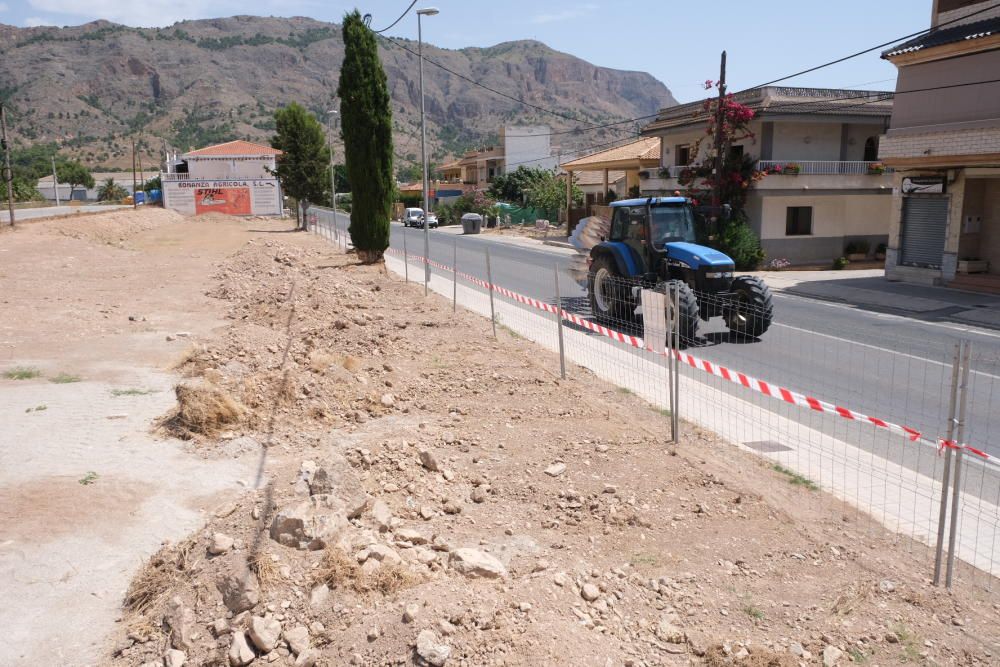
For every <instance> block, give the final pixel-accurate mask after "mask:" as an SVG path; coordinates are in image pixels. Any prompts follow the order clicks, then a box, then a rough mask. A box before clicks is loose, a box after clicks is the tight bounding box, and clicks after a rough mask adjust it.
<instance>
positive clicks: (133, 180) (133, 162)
mask: <svg viewBox="0 0 1000 667" xmlns="http://www.w3.org/2000/svg"><path fill="white" fill-rule="evenodd" d="M137 208H139V203H138V202H137V201H136V200H135V137H133V138H132V210H133V211H134V210H136V209H137Z"/></svg>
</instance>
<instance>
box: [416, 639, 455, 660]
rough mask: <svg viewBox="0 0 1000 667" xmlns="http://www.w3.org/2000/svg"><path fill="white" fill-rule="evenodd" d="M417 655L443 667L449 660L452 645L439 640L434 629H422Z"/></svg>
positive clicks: (418, 640)
mask: <svg viewBox="0 0 1000 667" xmlns="http://www.w3.org/2000/svg"><path fill="white" fill-rule="evenodd" d="M417 655H419V656H420V657H421V658H423V659H424V661H425V662H427V664H429V665H433V666H434V667H442V666H443V665H444V664H445V663H446V662H448V657H449V656H450V655H451V647H450V646H448V645H447V644H442V643H440V642H439V641H438V637H437V635H436V634H434V631H433V630H421V632H420V634H419V635H417Z"/></svg>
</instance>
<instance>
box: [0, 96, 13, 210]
mask: <svg viewBox="0 0 1000 667" xmlns="http://www.w3.org/2000/svg"><path fill="white" fill-rule="evenodd" d="M0 147H2V148H3V159H4V168H3V180H4V182H5V183H6V184H7V210H8V211H10V226H11V227H13V226H14V172H12V171H11V170H10V144H8V143H7V110H6V109H5V108H4V106H3V104H0Z"/></svg>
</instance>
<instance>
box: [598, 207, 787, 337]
mask: <svg viewBox="0 0 1000 667" xmlns="http://www.w3.org/2000/svg"><path fill="white" fill-rule="evenodd" d="M611 211H612V214H611V224H610V228H609V230H608V236H607V238H606V239H602V241H601V243H598V244H597V245H595V246H594V247H593V248H592V249H591V251H590V271H589V280H588V282H589V292H590V295H591V307H592V309H593V311H594V314H595V316H597V317H598V319H602V318H604V319H625V318H628V317H629V316H631V315H632V314H634V313H635V311H636V306H637V302H638V291H639V290H641V289H644V288H645V289H665V286H666V285H668V284H673V283H678V284H679V285H680V286H681V288H682V289H681V291H682V296H681V298H682V300H683V301H684V303H683V304H681V312H680V314H679V317H680V319H681V320H682V322H683V323H684V333H685V335H686V336H687V337H690V338H693V337H694V334H695V331H696V329H697V320H698V319H702V320H708V319H709V318H711V317H715V316H718V315H722V316H723V317H724V318H725V319H726V322H727V325H728V326H729V328H730V329H732V330H734V331H737V332H740V333H748V334H750V335H753V336H758V335H760V334H762V333H763V332H764V331H765V330H766V329H767V328H768V327H769V326H770V323H771V308H772V306H771V296H770V292H769V291H767V286H766V285H764V283H763V282H761V281H760V279H758V278H754V277H750V276H740V277H735V276H734V270H735V266H734V263H733V260H732V259H731V258H730V257H729V256H728V255H726V254H725V253H722V252H719V251H718V250H715V249H713V248H709V247H707V246H704V245H700V244H699V243H698V239H699V238H712V237H713V234H712V229H711V228H712V227H714V226H715V224H716V223H717V222H718V221H719V220H724V219H725V217H726V214H727V213H728V210H727V209H726V208H721V209H717V210H714V209H713V210H708V211H706V210H705V209H701V210H696V209H695V207H693V206H692V205H691V202H690V200H688V199H686V198H685V197H645V198H641V199H625V200H622V201H616V202H612V204H611ZM699 224H700V225H701V228H699ZM696 294H697V296H696Z"/></svg>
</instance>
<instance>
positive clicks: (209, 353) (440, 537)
mask: <svg viewBox="0 0 1000 667" xmlns="http://www.w3.org/2000/svg"><path fill="white" fill-rule="evenodd" d="M218 280H219V284H218V286H217V287H216V288H215V289H214V290H213V291H212V294H213V295H214V296H216V297H218V298H219V299H221V300H223V301H224V302H226V303H227V304H228V307H229V311H228V317H229V319H230V321H231V324H230V326H229V327H227V329H226V331H225V332H224V333H223V334H221V335H220V338H219V339H218V340H212V341H206V342H205V343H204V346H203V347H201V348H199V349H197V350H195V351H194V353H193V354H192V355H191V356H190V359H189V360H188V363H187V364H186V365H185V366H184V368H183V369H182V370H183V371H184V372H185V373H186V374H188V375H190V376H192V377H197V382H198V383H206V384H207V385H208V386H210V387H212V388H214V390H217V391H219V392H222V393H224V394H225V395H227V396H230V397H231V398H232V400H233V401H234V402H236V403H238V404H239V406H240V408H241V409H240V412H239V415H240V416H239V418H238V419H234V420H231V421H229V422H228V423H225V424H222V425H219V424H215V425H214V426H213V428H211V429H205V431H204V432H202V433H199V432H197V430H198V429H196V428H195V429H189V433H188V437H190V438H191V440H190V441H189V446H190V447H191V448H192V449H193V450H195V451H198V452H200V453H202V455H204V456H246V455H247V454H248V453H249V454H250V455H254V456H257V457H259V467H260V470H261V476H260V481H259V482H257V483H250V484H249V486H250V488H248V489H247V490H246V491H245V492H243V493H242V495H240V496H239V498H238V499H237V500H235V501H232V502H228V503H226V504H225V505H223V506H222V507H218V508H212V509H211V513H210V515H209V518H208V521H207V522H206V526H205V527H204V529H203V530H201V531H200V532H199V533H198V534H196V535H193V536H191V538H190V539H189V540H187V541H185V542H184V543H181V544H172V545H164V547H163V549H162V550H161V551H160V552H159V553H158V554H156V556H155V557H153V558H152V559H151V560H150V561H149V562H148V563H147V564H146V565H145V567H144V568H143V570H142V571H141V572H140V573H139V574H138V575H137V577H136V579H135V580H134V582H133V584H132V587H131V589H130V590H129V592H128V593H127V595H126V596H125V600H124V609H125V613H124V615H123V618H122V630H121V632H120V633H119V636H118V637H117V638H116V641H115V644H114V646H113V647H112V648H111V649H110V650H109V656H110V657H109V662H110V664H113V665H142V666H143V667H151V666H152V665H167V666H168V667H181V666H182V665H232V666H242V665H250V664H253V665H266V664H278V665H296V666H298V667H304V666H309V665H328V666H334V665H337V666H339V665H346V664H351V665H411V664H417V665H434V666H442V665H466V666H470V667H471V666H473V665H476V666H478V665H540V664H547V665H556V664H560V665H596V666H599V667H604V666H606V665H616V666H617V665H627V666H631V667H639V666H641V665H659V664H687V663H689V662H690V661H692V660H694V661H703V662H706V663H708V664H747V665H763V664H774V665H784V664H788V665H796V664H801V663H823V664H825V665H827V666H828V667H830V666H832V665H837V664H847V663H848V662H849V661H852V660H854V661H858V662H862V661H865V660H871V661H872V662H875V663H880V664H887V663H894V662H899V661H903V660H914V661H920V660H925V661H927V662H931V661H934V662H938V663H947V662H962V663H964V664H984V665H985V664H989V663H991V662H992V661H993V660H994V659H995V654H996V651H997V650H1000V648H998V647H997V646H996V645H995V641H996V635H995V633H994V634H992V637H993V639H987V638H988V637H989V636H990V634H991V633H990V628H992V627H995V626H996V623H997V621H998V620H1000V606H998V604H997V602H996V596H993V597H990V596H989V595H988V594H986V593H983V592H981V591H978V590H976V589H969V590H963V591H962V595H961V596H955V597H951V596H947V595H942V594H941V593H939V591H938V589H934V588H931V587H929V586H928V585H927V582H926V581H925V580H924V579H923V578H922V576H923V575H924V574H925V572H926V567H925V563H922V562H919V561H918V558H917V555H914V554H907V553H904V552H901V551H900V550H899V549H898V548H897V547H896V545H895V544H894V540H893V538H892V536H889V535H886V534H883V533H881V532H880V531H879V530H878V529H875V528H873V527H871V524H870V522H869V521H867V520H865V519H861V520H860V521H859V520H858V519H859V517H858V516H857V515H856V514H854V513H853V512H852V511H850V510H849V509H848V508H846V507H845V506H843V505H841V504H840V503H838V502H837V501H835V500H834V499H832V498H829V497H826V496H824V495H822V494H819V493H816V492H813V491H810V490H808V489H806V488H799V487H793V486H791V485H787V484H785V485H782V483H781V482H780V481H778V479H779V478H778V477H777V476H776V475H775V473H773V471H770V470H769V469H767V468H766V467H765V466H764V465H762V464H761V463H760V462H759V461H758V460H757V459H755V458H753V457H751V456H750V455H748V454H745V453H742V452H740V451H738V450H736V449H735V448H733V447H731V446H729V445H726V444H725V443H722V442H719V441H718V440H717V439H716V438H715V437H714V436H712V435H711V434H707V433H703V432H700V431H698V430H697V429H693V428H688V429H687V432H686V433H685V437H684V439H683V440H682V443H681V446H680V447H679V452H680V454H679V455H672V454H673V453H674V452H672V451H671V450H670V449H668V447H667V445H666V442H665V440H666V438H664V437H663V436H662V434H664V433H666V432H667V429H668V425H667V419H666V418H664V417H663V416H662V415H660V414H659V413H658V412H657V411H655V410H652V409H650V408H648V407H647V406H645V405H643V404H642V403H641V402H640V401H638V400H637V399H635V397H632V396H628V395H625V394H622V393H620V392H617V391H615V390H614V389H613V388H612V387H610V386H608V385H606V384H604V383H602V382H600V381H598V380H596V379H595V378H593V377H592V376H591V375H589V374H588V373H586V372H584V371H583V370H581V369H573V370H572V379H571V380H569V381H560V380H559V379H558V378H557V377H556V376H555V375H554V374H553V373H552V369H555V368H557V364H555V363H552V360H551V359H550V358H549V357H548V355H547V354H545V353H540V352H539V351H538V350H537V349H536V348H534V347H532V346H531V345H530V344H529V343H527V342H525V341H522V340H517V339H514V338H513V337H503V338H502V339H501V340H500V341H494V340H493V339H492V338H491V337H490V334H489V332H490V327H489V325H488V322H486V321H484V320H482V319H479V318H477V317H475V316H473V315H470V314H467V313H458V314H453V313H452V312H451V308H450V305H449V304H445V303H442V302H439V301H438V300H436V299H435V298H433V297H432V298H429V299H424V298H423V297H422V295H421V294H420V292H419V290H418V289H416V288H414V287H413V286H407V285H404V284H402V283H401V282H400V281H399V280H396V279H395V278H391V277H390V276H388V275H386V274H385V273H384V270H383V269H381V268H380V267H375V266H368V267H365V266H358V265H356V264H355V263H354V260H353V258H352V257H350V256H344V255H338V254H336V253H335V252H334V251H333V250H331V249H330V248H329V247H324V246H323V245H322V242H321V241H319V240H317V239H315V238H311V237H306V236H299V237H295V238H294V239H293V240H291V241H287V242H283V243H273V242H272V243H266V244H250V245H248V246H247V247H246V248H245V249H244V250H243V251H242V252H240V253H238V254H237V255H236V256H235V257H233V258H232V259H231V260H230V261H229V262H228V263H227V265H226V266H224V267H223V268H222V270H221V271H220V273H219V275H218ZM190 381H192V380H189V382H190ZM686 452H692V453H693V454H691V455H688V454H686ZM785 487H787V488H785ZM915 551H919V549H916V550H915ZM991 642H994V643H991Z"/></svg>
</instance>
